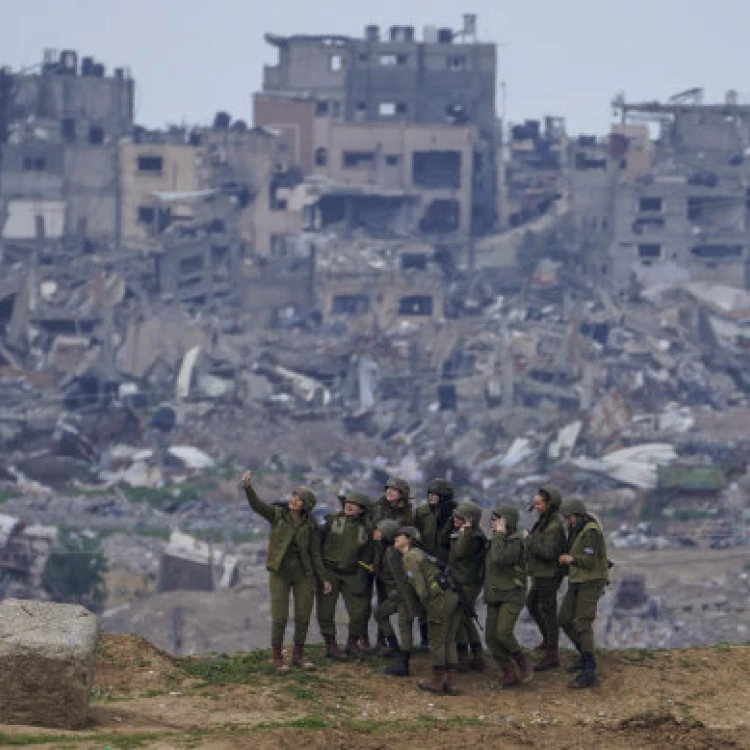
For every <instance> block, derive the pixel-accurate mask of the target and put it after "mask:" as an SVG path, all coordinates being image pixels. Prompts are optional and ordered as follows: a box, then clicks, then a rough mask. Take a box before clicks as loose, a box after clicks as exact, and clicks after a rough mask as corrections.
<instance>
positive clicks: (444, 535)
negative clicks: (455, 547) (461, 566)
mask: <svg viewBox="0 0 750 750" xmlns="http://www.w3.org/2000/svg"><path fill="white" fill-rule="evenodd" d="M427 494H428V495H437V496H438V502H437V503H435V504H434V505H432V504H430V503H429V502H427V503H424V504H423V505H420V506H419V507H418V508H417V511H416V513H415V515H414V525H415V526H416V527H417V529H418V530H419V533H420V534H421V536H422V540H421V542H420V545H421V547H422V549H423V550H424V551H425V552H426V553H427V554H428V555H432V557H435V558H437V559H438V560H440V562H443V563H445V562H447V561H448V554H449V552H450V533H451V531H452V530H453V511H454V510H455V509H456V503H455V502H454V500H453V495H454V492H453V487H452V486H451V484H450V482H447V481H446V480H445V479H433V480H432V481H431V482H430V483H429V484H428V485H427Z"/></svg>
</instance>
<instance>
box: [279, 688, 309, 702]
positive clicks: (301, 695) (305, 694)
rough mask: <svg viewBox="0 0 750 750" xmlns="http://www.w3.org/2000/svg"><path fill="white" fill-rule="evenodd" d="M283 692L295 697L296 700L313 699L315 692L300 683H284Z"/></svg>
mask: <svg viewBox="0 0 750 750" xmlns="http://www.w3.org/2000/svg"><path fill="white" fill-rule="evenodd" d="M284 692H285V693H288V694H289V695H291V696H292V698H296V699H297V700H298V701H311V700H314V699H315V693H313V691H312V690H308V689H307V688H305V687H302V686H300V685H286V686H285V687H284Z"/></svg>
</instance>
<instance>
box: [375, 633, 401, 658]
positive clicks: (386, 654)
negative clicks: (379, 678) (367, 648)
mask: <svg viewBox="0 0 750 750" xmlns="http://www.w3.org/2000/svg"><path fill="white" fill-rule="evenodd" d="M385 640H386V645H385V646H378V655H379V656H380V657H381V659H395V658H396V657H397V656H398V655H399V653H400V651H401V649H400V648H399V645H398V638H396V636H395V635H387V636H386V637H385Z"/></svg>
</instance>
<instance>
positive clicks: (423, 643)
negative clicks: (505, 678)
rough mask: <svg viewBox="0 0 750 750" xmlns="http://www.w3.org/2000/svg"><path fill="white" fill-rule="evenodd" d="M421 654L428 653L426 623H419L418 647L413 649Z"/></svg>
mask: <svg viewBox="0 0 750 750" xmlns="http://www.w3.org/2000/svg"><path fill="white" fill-rule="evenodd" d="M414 650H415V651H418V652H419V653H421V654H426V653H429V651H430V638H429V635H428V633H427V621H426V620H425V621H424V622H422V621H421V620H420V622H419V646H418V647H417V648H415V649H414Z"/></svg>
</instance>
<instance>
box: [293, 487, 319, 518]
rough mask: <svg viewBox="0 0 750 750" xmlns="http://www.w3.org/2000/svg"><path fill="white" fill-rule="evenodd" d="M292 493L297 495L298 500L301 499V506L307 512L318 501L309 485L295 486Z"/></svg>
mask: <svg viewBox="0 0 750 750" xmlns="http://www.w3.org/2000/svg"><path fill="white" fill-rule="evenodd" d="M294 494H295V495H297V496H298V497H299V499H300V500H302V504H303V507H304V509H305V510H306V511H307V512H308V513H309V512H310V511H311V510H312V509H313V508H314V507H315V504H316V503H317V502H318V498H317V497H315V493H314V492H313V491H312V490H311V489H310V488H309V487H305V486H301V487H296V488H295V490H294Z"/></svg>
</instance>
